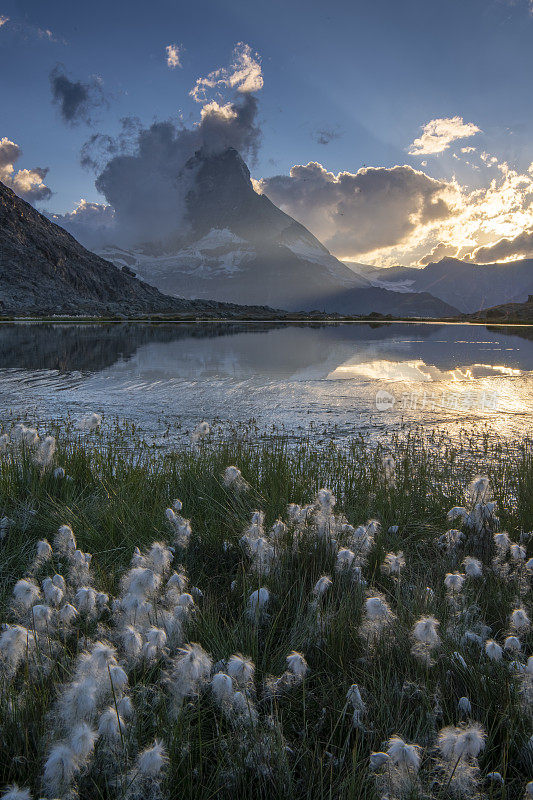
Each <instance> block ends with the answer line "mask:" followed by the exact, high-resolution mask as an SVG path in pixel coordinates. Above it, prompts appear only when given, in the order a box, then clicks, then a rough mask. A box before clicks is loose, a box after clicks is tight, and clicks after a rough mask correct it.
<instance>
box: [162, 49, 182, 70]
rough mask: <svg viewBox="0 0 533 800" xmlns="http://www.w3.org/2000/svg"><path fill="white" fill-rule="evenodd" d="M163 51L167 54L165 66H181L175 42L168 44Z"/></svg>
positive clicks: (172, 67) (173, 67)
mask: <svg viewBox="0 0 533 800" xmlns="http://www.w3.org/2000/svg"><path fill="white" fill-rule="evenodd" d="M165 52H166V54H167V67H170V69H175V68H176V67H181V53H180V48H179V46H178V45H177V44H168V45H167V46H166V48H165Z"/></svg>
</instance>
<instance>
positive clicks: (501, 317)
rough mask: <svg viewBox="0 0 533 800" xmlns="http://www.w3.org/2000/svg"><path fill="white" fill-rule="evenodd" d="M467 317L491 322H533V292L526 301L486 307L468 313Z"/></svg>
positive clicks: (472, 319) (475, 320) (474, 320)
mask: <svg viewBox="0 0 533 800" xmlns="http://www.w3.org/2000/svg"><path fill="white" fill-rule="evenodd" d="M466 318H467V319H468V320H469V321H472V322H477V321H485V320H489V321H491V322H502V323H505V322H510V321H513V322H515V321H516V322H533V294H530V295H529V296H528V299H527V300H526V302H525V303H504V304H503V305H499V306H492V307H491V308H484V309H482V310H481V311H477V312H476V313H475V314H468V315H466Z"/></svg>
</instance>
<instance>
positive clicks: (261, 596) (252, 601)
mask: <svg viewBox="0 0 533 800" xmlns="http://www.w3.org/2000/svg"><path fill="white" fill-rule="evenodd" d="M269 602H270V592H269V591H268V589H267V588H266V587H265V586H261V587H260V588H259V589H256V590H255V592H252V593H251V595H250V596H249V598H248V605H247V609H246V613H247V615H248V617H249V618H250V619H257V618H258V617H261V616H263V615H264V614H265V612H266V609H267V607H268V604H269Z"/></svg>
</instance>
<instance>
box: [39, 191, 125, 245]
mask: <svg viewBox="0 0 533 800" xmlns="http://www.w3.org/2000/svg"><path fill="white" fill-rule="evenodd" d="M47 216H48V217H49V218H50V219H51V220H52V222H55V223H56V224H57V225H61V227H62V228H67V230H68V231H69V232H70V233H71V234H72V235H73V236H74V237H75V238H76V239H78V240H79V241H82V242H83V243H84V244H85V245H86V246H87V247H98V246H99V245H100V244H101V243H102V241H104V240H105V239H106V237H107V236H108V235H109V234H110V233H111V234H112V233H114V230H115V211H114V209H113V208H112V207H111V206H109V205H106V204H105V203H91V202H89V201H87V200H83V199H82V200H80V202H79V203H78V205H77V206H76V208H75V209H74V211H71V212H70V213H67V214H51V213H48V214H47Z"/></svg>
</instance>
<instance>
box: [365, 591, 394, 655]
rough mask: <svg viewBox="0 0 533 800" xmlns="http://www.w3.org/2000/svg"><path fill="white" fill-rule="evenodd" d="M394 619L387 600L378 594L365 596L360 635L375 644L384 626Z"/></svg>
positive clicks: (387, 625) (388, 625)
mask: <svg viewBox="0 0 533 800" xmlns="http://www.w3.org/2000/svg"><path fill="white" fill-rule="evenodd" d="M395 619H396V617H395V615H394V614H393V613H392V611H391V609H390V606H389V604H388V603H387V601H386V600H385V599H384V598H383V597H381V596H380V595H376V596H374V597H367V599H366V600H365V603H364V612H363V621H362V624H361V635H362V636H363V637H364V638H366V639H367V640H368V642H369V644H375V643H376V642H377V641H378V639H379V637H380V636H381V635H382V634H383V632H384V631H385V629H386V628H389V627H390V626H391V624H392V622H393V621H394V620H395Z"/></svg>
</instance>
